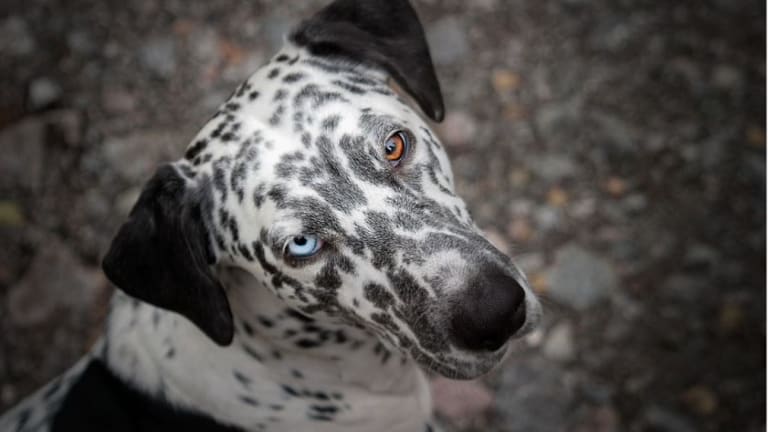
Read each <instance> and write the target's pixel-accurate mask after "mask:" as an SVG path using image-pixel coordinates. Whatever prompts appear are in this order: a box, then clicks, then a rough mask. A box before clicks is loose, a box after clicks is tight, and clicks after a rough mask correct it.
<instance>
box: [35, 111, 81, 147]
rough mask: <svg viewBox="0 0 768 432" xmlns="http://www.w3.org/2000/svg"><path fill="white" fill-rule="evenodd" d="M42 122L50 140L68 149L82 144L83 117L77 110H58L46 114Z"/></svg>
mask: <svg viewBox="0 0 768 432" xmlns="http://www.w3.org/2000/svg"><path fill="white" fill-rule="evenodd" d="M43 121H44V122H45V123H46V124H47V126H48V132H49V133H50V134H51V135H50V136H51V137H52V139H55V140H56V141H57V142H63V143H64V144H66V145H67V146H70V147H79V146H80V144H82V137H83V136H82V135H83V116H82V114H81V113H80V111H78V110H74V109H59V110H54V111H49V112H46V114H45V116H44V117H43Z"/></svg>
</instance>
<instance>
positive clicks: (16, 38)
mask: <svg viewBox="0 0 768 432" xmlns="http://www.w3.org/2000/svg"><path fill="white" fill-rule="evenodd" d="M34 50H35V39H34V37H33V36H32V34H31V32H30V31H29V26H27V23H26V21H24V20H23V19H21V18H19V17H17V16H11V17H8V18H6V19H5V20H3V22H2V23H0V54H3V55H14V56H24V55H28V54H31V53H32V52H33V51H34Z"/></svg>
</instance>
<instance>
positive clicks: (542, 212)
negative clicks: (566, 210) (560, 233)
mask: <svg viewBox="0 0 768 432" xmlns="http://www.w3.org/2000/svg"><path fill="white" fill-rule="evenodd" d="M534 219H536V225H537V226H538V227H539V229H541V230H542V231H550V230H553V229H555V228H557V226H558V225H560V211H559V210H558V209H556V208H553V207H549V206H542V207H539V208H538V209H536V212H535V213H534Z"/></svg>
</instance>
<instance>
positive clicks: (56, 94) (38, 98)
mask: <svg viewBox="0 0 768 432" xmlns="http://www.w3.org/2000/svg"><path fill="white" fill-rule="evenodd" d="M61 93H62V91H61V86H59V84H58V83H56V82H55V81H53V80H52V79H50V78H37V79H35V80H34V81H32V82H31V83H30V85H29V92H28V104H29V108H30V109H31V110H33V111H36V110H40V109H43V108H47V107H49V106H50V105H53V104H54V103H56V102H58V101H59V99H60V98H61Z"/></svg>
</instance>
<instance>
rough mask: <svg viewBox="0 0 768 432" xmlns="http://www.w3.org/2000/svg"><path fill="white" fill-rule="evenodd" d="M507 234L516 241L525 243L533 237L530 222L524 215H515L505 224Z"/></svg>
mask: <svg viewBox="0 0 768 432" xmlns="http://www.w3.org/2000/svg"><path fill="white" fill-rule="evenodd" d="M507 234H509V236H510V237H511V238H512V240H514V241H516V242H519V243H526V242H528V241H529V240H530V239H531V238H532V237H533V228H531V222H530V221H529V220H528V218H526V217H516V218H514V219H512V221H511V222H510V223H509V225H507Z"/></svg>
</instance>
